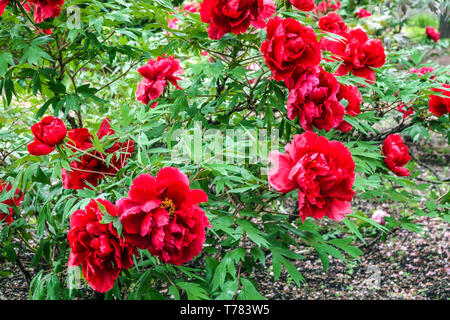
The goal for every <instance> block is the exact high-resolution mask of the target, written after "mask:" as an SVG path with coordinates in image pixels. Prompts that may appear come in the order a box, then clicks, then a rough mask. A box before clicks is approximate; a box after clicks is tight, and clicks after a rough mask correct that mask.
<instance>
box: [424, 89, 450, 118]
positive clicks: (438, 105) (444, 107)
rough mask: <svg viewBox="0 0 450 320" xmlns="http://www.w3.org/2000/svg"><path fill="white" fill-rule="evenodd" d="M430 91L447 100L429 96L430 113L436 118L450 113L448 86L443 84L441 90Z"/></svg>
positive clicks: (449, 91)
mask: <svg viewBox="0 0 450 320" xmlns="http://www.w3.org/2000/svg"><path fill="white" fill-rule="evenodd" d="M443 88H445V89H443ZM431 90H433V91H434V92H438V93H440V94H443V95H444V96H447V97H449V98H444V97H440V96H436V95H434V94H432V95H430V100H429V101H428V107H429V108H430V111H431V112H432V113H433V114H434V115H435V116H437V117H440V116H442V115H444V114H446V113H450V84H443V85H442V87H441V88H433V89H431Z"/></svg>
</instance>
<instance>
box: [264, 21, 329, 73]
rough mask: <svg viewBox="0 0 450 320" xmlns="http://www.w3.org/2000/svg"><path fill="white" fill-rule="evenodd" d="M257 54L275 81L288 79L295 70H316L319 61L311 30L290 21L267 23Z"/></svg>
mask: <svg viewBox="0 0 450 320" xmlns="http://www.w3.org/2000/svg"><path fill="white" fill-rule="evenodd" d="M261 52H262V54H263V56H264V60H265V61H266V64H267V65H268V66H269V68H270V70H272V73H273V76H274V79H275V80H277V81H281V80H284V79H285V78H287V77H289V76H291V75H292V73H293V72H294V71H295V69H298V68H308V67H313V66H317V65H318V64H319V63H320V59H321V50H320V43H319V42H318V41H317V36H316V33H315V32H314V30H313V29H312V28H311V27H306V26H303V25H302V24H301V23H300V22H298V21H297V20H294V19H292V18H287V19H280V18H279V17H275V18H274V19H270V20H269V22H268V23H267V39H266V41H264V42H263V43H262V45H261Z"/></svg>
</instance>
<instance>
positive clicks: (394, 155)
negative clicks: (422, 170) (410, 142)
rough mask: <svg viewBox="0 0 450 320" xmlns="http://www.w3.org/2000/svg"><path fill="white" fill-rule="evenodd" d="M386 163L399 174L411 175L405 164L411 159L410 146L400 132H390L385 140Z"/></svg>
mask: <svg viewBox="0 0 450 320" xmlns="http://www.w3.org/2000/svg"><path fill="white" fill-rule="evenodd" d="M383 154H384V156H385V158H384V163H385V164H386V166H387V167H388V168H389V170H391V171H392V172H394V173H395V174H396V175H397V176H400V177H406V176H409V175H410V173H409V170H408V169H406V168H404V166H405V165H406V164H407V163H408V161H409V160H410V159H411V156H410V155H409V153H408V147H407V146H406V145H405V144H404V143H403V139H402V137H400V136H399V135H398V134H390V135H389V136H387V138H386V139H385V140H384V142H383Z"/></svg>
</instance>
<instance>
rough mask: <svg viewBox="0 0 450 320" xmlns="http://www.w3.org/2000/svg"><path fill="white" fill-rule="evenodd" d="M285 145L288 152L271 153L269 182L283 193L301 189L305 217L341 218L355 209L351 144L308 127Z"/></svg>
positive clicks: (302, 211) (299, 198)
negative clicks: (334, 139) (315, 131)
mask: <svg viewBox="0 0 450 320" xmlns="http://www.w3.org/2000/svg"><path fill="white" fill-rule="evenodd" d="M284 149H285V150H286V154H284V153H281V152H278V151H272V152H270V154H269V160H270V161H271V162H272V164H273V165H274V166H273V167H272V168H271V169H270V170H269V173H268V177H269V182H270V185H271V186H272V187H273V188H275V190H277V191H279V192H283V193H288V192H291V191H293V190H295V189H298V202H299V203H298V208H299V213H300V217H301V219H302V221H305V219H306V217H314V218H317V219H322V218H323V217H324V216H327V217H328V218H330V219H333V220H337V221H340V220H342V219H343V218H344V216H345V215H347V214H349V213H351V207H350V201H351V200H352V199H353V195H354V193H355V192H354V191H353V190H352V186H353V182H354V181H355V162H354V161H353V159H352V155H351V153H350V150H349V149H348V148H347V147H345V146H344V145H343V144H342V143H341V142H339V141H328V140H327V139H326V138H325V137H320V136H318V135H317V134H316V133H313V132H310V131H306V132H304V133H302V134H301V135H299V134H296V135H295V136H294V139H293V140H292V141H291V143H288V144H287V145H286V147H285V148H284Z"/></svg>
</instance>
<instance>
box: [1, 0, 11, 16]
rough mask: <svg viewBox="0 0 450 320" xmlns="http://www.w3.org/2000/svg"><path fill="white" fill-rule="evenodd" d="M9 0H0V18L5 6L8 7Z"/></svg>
mask: <svg viewBox="0 0 450 320" xmlns="http://www.w3.org/2000/svg"><path fill="white" fill-rule="evenodd" d="M8 2H9V0H0V17H1V16H2V14H3V12H4V11H5V8H6V6H7V5H8Z"/></svg>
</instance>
